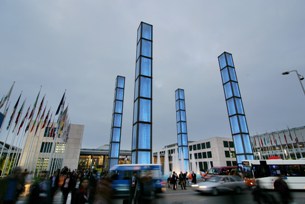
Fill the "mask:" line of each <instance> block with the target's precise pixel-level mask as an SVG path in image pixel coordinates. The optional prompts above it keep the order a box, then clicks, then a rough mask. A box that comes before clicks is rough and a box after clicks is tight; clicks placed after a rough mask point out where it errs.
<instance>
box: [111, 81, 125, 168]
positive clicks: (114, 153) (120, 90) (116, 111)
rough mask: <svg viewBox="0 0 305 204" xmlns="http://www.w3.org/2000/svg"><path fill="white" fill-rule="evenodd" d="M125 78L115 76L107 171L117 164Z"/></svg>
mask: <svg viewBox="0 0 305 204" xmlns="http://www.w3.org/2000/svg"><path fill="white" fill-rule="evenodd" d="M124 89H125V77H123V76H117V78H116V81H115V92H114V101H113V113H112V124H111V133H110V146H109V169H110V168H111V167H112V166H114V165H116V164H118V163H119V156H120V144H121V132H122V118H123V103H124Z"/></svg>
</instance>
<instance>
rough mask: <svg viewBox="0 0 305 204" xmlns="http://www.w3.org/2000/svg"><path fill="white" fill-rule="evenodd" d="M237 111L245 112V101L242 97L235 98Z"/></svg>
mask: <svg viewBox="0 0 305 204" xmlns="http://www.w3.org/2000/svg"><path fill="white" fill-rule="evenodd" d="M235 103H236V108H237V113H239V114H244V108H243V103H242V101H241V99H240V98H235Z"/></svg>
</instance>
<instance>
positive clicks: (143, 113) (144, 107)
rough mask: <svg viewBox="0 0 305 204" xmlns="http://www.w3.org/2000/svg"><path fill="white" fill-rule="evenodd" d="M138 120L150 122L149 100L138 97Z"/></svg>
mask: <svg viewBox="0 0 305 204" xmlns="http://www.w3.org/2000/svg"><path fill="white" fill-rule="evenodd" d="M139 117H140V118H139V121H143V122H151V101H150V100H147V99H140V114H139Z"/></svg>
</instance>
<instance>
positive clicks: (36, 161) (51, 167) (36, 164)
mask: <svg viewBox="0 0 305 204" xmlns="http://www.w3.org/2000/svg"><path fill="white" fill-rule="evenodd" d="M83 132H84V125H76V124H70V125H69V126H68V129H67V131H66V132H65V133H64V134H63V136H61V138H56V137H49V135H50V134H49V130H48V128H43V129H40V130H39V131H38V132H37V133H36V135H35V131H32V132H30V133H29V134H28V136H27V138H26V141H25V144H24V148H23V151H22V153H21V158H20V160H19V166H21V167H23V168H24V169H27V170H28V171H33V172H39V171H42V170H47V171H51V172H53V171H55V170H56V169H58V168H59V169H61V168H62V167H64V166H67V167H68V168H70V169H71V170H74V169H77V166H78V161H79V156H80V149H81V144H82V139H83Z"/></svg>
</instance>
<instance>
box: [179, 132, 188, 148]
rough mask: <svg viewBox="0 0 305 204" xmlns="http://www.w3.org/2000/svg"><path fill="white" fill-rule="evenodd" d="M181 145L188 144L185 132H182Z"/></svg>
mask: <svg viewBox="0 0 305 204" xmlns="http://www.w3.org/2000/svg"><path fill="white" fill-rule="evenodd" d="M181 139H182V145H186V146H187V145H188V142H187V134H182V138H181Z"/></svg>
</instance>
